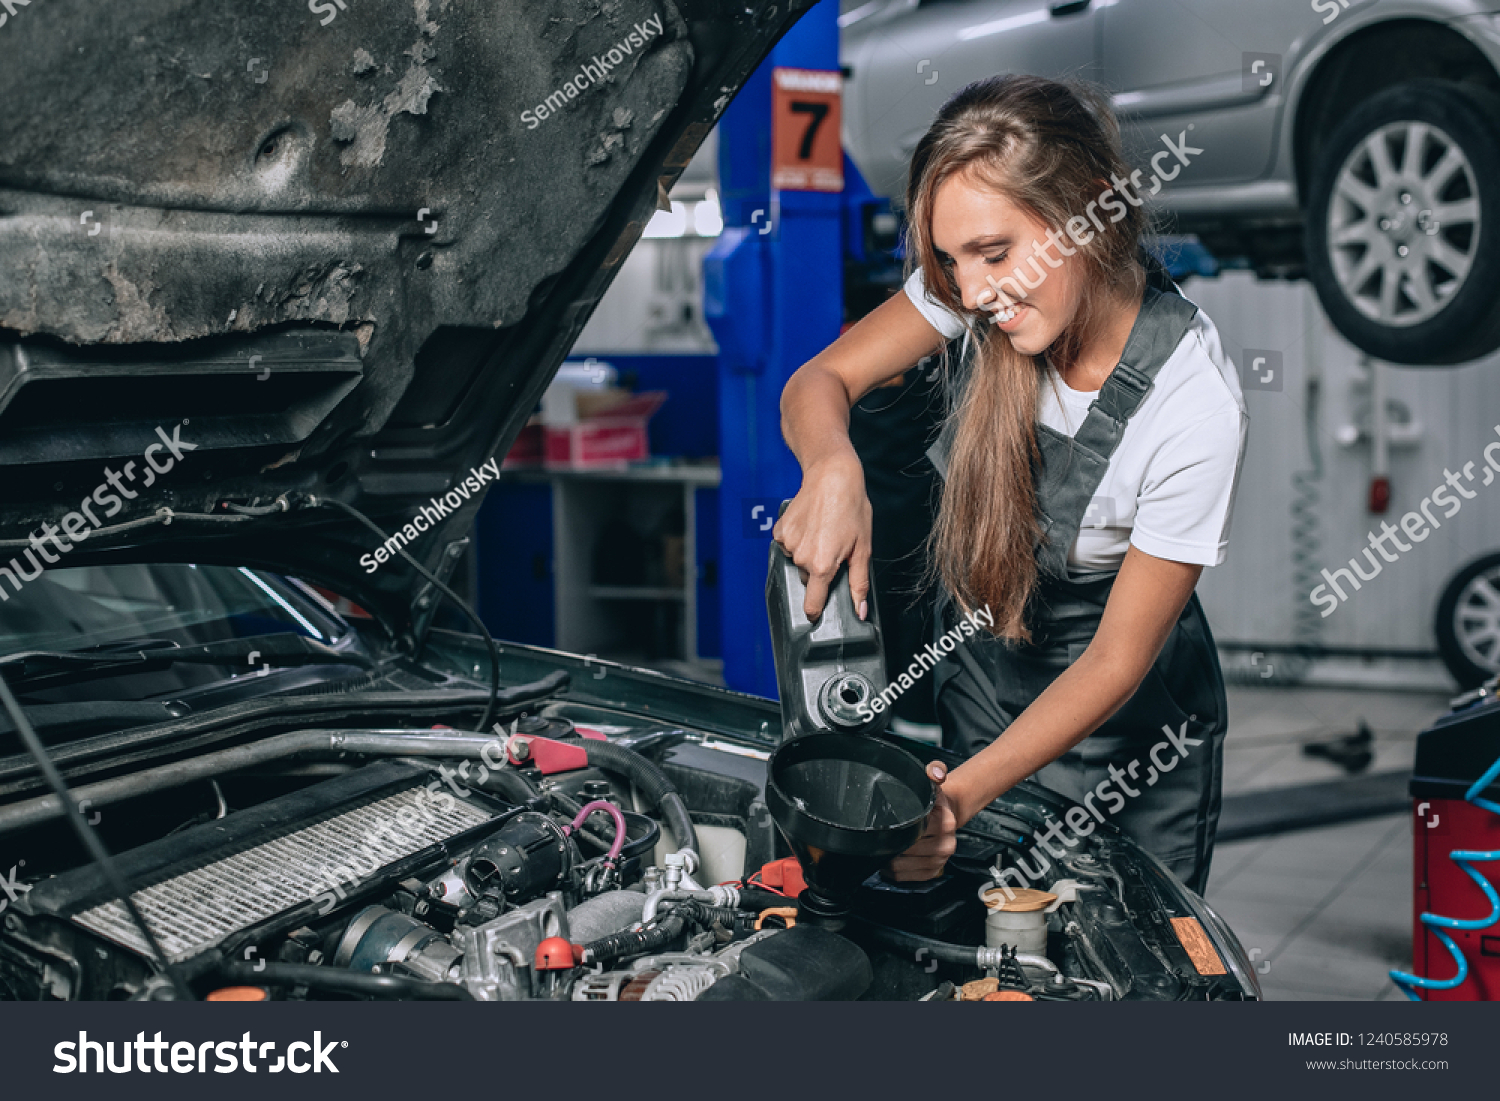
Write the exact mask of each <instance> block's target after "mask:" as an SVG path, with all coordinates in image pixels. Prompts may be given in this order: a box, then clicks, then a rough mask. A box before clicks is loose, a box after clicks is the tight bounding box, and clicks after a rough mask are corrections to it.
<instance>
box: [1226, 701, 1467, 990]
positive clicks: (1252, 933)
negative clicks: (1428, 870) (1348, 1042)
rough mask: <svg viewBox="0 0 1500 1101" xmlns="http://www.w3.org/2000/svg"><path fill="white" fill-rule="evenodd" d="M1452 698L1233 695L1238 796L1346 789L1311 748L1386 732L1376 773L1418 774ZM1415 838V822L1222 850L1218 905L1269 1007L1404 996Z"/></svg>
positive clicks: (1231, 786)
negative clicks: (1421, 742)
mask: <svg viewBox="0 0 1500 1101" xmlns="http://www.w3.org/2000/svg"><path fill="white" fill-rule="evenodd" d="M1447 702H1448V696H1447V694H1446V693H1425V692H1375V691H1371V690H1369V689H1360V690H1358V691H1354V690H1345V689H1328V688H1240V687H1231V688H1230V689H1229V714H1230V733H1229V738H1228V740H1227V741H1226V743H1225V762H1224V774H1225V779H1224V790H1225V792H1226V794H1236V793H1243V792H1250V791H1271V790H1274V789H1275V788H1278V787H1284V786H1286V785H1289V784H1305V783H1311V782H1314V781H1327V780H1335V779H1338V778H1339V777H1340V776H1342V775H1344V773H1343V772H1342V771H1341V770H1340V769H1339V767H1338V766H1336V765H1334V764H1332V763H1330V762H1328V761H1325V760H1319V759H1315V758H1309V757H1306V756H1304V755H1303V754H1302V749H1301V747H1302V745H1303V743H1305V742H1308V741H1317V740H1322V739H1326V738H1332V737H1337V736H1340V735H1344V734H1352V733H1353V732H1354V731H1355V729H1356V726H1357V723H1358V721H1359V720H1360V719H1361V718H1363V719H1364V721H1365V722H1366V723H1368V724H1369V726H1370V728H1371V729H1372V730H1373V731H1374V733H1375V760H1374V761H1373V762H1372V764H1371V765H1370V770H1372V771H1374V770H1378V771H1386V770H1395V769H1409V768H1410V767H1411V764H1412V757H1413V753H1414V748H1415V739H1416V735H1417V733H1418V732H1419V731H1420V730H1422V729H1423V728H1424V727H1425V726H1427V725H1428V724H1429V723H1431V722H1432V720H1433V719H1434V718H1436V717H1437V716H1438V715H1440V714H1442V713H1443V712H1444V711H1445V710H1446V709H1447ZM1411 845H1412V841H1411V831H1410V826H1409V824H1408V819H1407V817H1406V816H1405V815H1392V816H1388V817H1383V818H1372V819H1365V820H1363V821H1358V822H1349V823H1345V824H1342V825H1336V826H1327V827H1323V828H1320V829H1313V830H1303V831H1299V832H1296V833H1288V834H1281V835H1278V836H1275V837H1268V838H1261V839H1256V840H1249V841H1238V842H1232V843H1229V844H1224V845H1220V846H1219V847H1218V848H1217V850H1216V852H1215V854H1214V864H1213V872H1212V874H1211V875H1210V877H1209V884H1208V900H1209V902H1210V903H1211V904H1212V905H1213V906H1214V908H1215V909H1217V910H1218V911H1219V913H1220V914H1222V915H1223V916H1224V918H1225V920H1227V921H1228V922H1229V924H1230V926H1231V927H1232V928H1233V929H1234V931H1235V933H1236V934H1238V936H1239V938H1240V942H1241V943H1242V944H1243V945H1244V946H1245V948H1246V950H1247V951H1248V952H1249V953H1250V955H1251V958H1252V960H1253V961H1254V962H1255V965H1256V968H1257V970H1258V971H1260V973H1261V974H1260V982H1261V986H1262V988H1263V989H1264V991H1265V995H1266V997H1267V998H1268V999H1276V1000H1282V1001H1286V1000H1292V1001H1320V1000H1359V1001H1369V1000H1380V999H1389V998H1400V997H1402V994H1401V992H1400V991H1399V990H1398V989H1397V988H1396V987H1395V986H1394V985H1393V984H1392V983H1391V981H1390V979H1389V977H1388V976H1387V974H1386V973H1387V972H1388V971H1389V970H1390V969H1391V968H1392V967H1399V968H1403V969H1404V968H1409V967H1410V965H1411Z"/></svg>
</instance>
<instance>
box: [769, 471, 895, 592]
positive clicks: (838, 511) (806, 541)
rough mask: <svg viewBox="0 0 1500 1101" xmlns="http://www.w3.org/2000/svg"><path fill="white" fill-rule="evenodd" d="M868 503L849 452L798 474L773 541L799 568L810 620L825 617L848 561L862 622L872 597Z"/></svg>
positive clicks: (861, 476) (862, 480)
mask: <svg viewBox="0 0 1500 1101" xmlns="http://www.w3.org/2000/svg"><path fill="white" fill-rule="evenodd" d="M870 518H871V510H870V499H869V498H868V497H867V496H866V495H865V472H864V468H863V467H861V466H860V464H859V459H858V458H857V457H855V455H854V453H853V451H852V450H850V451H849V452H848V453H847V454H845V455H834V456H831V457H829V458H827V459H824V460H823V461H821V462H819V463H818V464H816V465H814V466H812V467H810V468H808V469H807V470H804V471H803V472H802V488H801V490H800V491H798V493H797V496H796V497H794V498H792V503H791V504H790V505H788V506H787V509H786V512H784V513H783V514H782V516H781V518H780V519H779V520H777V521H776V526H775V527H774V528H772V529H771V537H772V538H773V539H775V540H776V542H778V543H780V544H781V547H782V549H783V550H784V551H786V553H787V556H788V557H790V558H791V560H792V561H793V562H794V563H795V564H796V565H797V566H798V567H799V568H800V569H801V570H802V572H803V575H804V576H803V583H804V584H805V585H806V586H807V594H806V597H805V598H804V599H803V602H802V610H803V612H804V613H806V615H807V618H808V619H813V620H815V619H817V618H818V616H820V615H822V614H823V606H824V604H826V603H827V601H828V590H829V587H830V585H831V584H832V582H833V577H834V574H836V573H838V570H839V566H841V565H842V564H843V563H844V562H846V561H847V562H848V563H849V588H850V591H851V592H852V593H853V596H854V606H855V608H857V609H858V610H859V617H860V618H861V619H866V618H868V609H869V593H870Z"/></svg>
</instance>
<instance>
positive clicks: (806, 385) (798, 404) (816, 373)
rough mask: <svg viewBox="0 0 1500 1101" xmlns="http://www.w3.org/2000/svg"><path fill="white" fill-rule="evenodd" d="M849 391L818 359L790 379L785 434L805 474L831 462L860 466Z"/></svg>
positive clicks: (784, 405) (783, 414) (784, 394)
mask: <svg viewBox="0 0 1500 1101" xmlns="http://www.w3.org/2000/svg"><path fill="white" fill-rule="evenodd" d="M851 404H852V403H851V401H850V398H849V392H848V391H847V390H846V389H845V388H844V384H843V382H842V381H840V379H839V377H838V376H837V375H835V374H834V373H833V372H832V371H829V370H827V369H826V368H823V367H822V366H820V365H819V364H818V362H817V361H816V360H814V361H813V362H811V363H808V364H807V365H806V366H804V367H803V368H802V369H801V370H799V371H798V372H797V373H796V374H794V375H793V376H792V377H791V378H790V379H789V380H787V384H786V388H785V389H784V390H782V392H781V433H782V435H783V436H784V437H785V438H786V443H787V446H788V447H789V448H791V450H792V454H793V455H795V456H797V462H798V463H799V464H801V466H802V470H803V472H804V473H805V472H807V471H809V470H811V469H812V468H813V467H815V466H818V465H819V464H820V463H822V462H824V461H826V460H828V459H849V460H852V461H853V462H855V463H858V461H859V459H858V456H857V455H856V454H855V452H854V445H853V444H852V443H850V442H849V410H850V408H851Z"/></svg>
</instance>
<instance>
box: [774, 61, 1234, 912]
mask: <svg viewBox="0 0 1500 1101" xmlns="http://www.w3.org/2000/svg"><path fill="white" fill-rule="evenodd" d="M1182 144H1183V148H1182V152H1181V155H1182V156H1187V155H1189V153H1190V152H1192V153H1196V152H1200V151H1199V150H1191V148H1190V147H1187V146H1186V142H1185V139H1184V141H1183V143H1182ZM1140 177H1141V172H1139V171H1138V170H1132V169H1131V167H1130V165H1128V164H1127V163H1126V162H1125V160H1124V157H1123V155H1122V153H1121V150H1120V132H1119V125H1118V123H1117V121H1116V120H1115V117H1114V115H1113V113H1112V111H1111V109H1110V106H1109V102H1108V99H1107V98H1106V97H1105V96H1104V95H1103V94H1102V93H1101V92H1099V91H1098V90H1096V89H1092V88H1090V87H1087V86H1084V85H1072V84H1064V83H1059V82H1056V81H1050V80H1045V79H1042V78H1039V77H1026V76H1007V77H994V78H991V79H988V80H983V81H978V82H976V83H975V84H972V85H970V86H969V87H967V88H965V89H964V90H963V91H961V92H959V93H958V94H957V95H956V96H954V97H953V98H952V99H951V100H949V101H948V103H947V104H945V105H944V107H943V109H942V110H941V111H940V112H939V114H938V117H937V119H936V121H935V122H934V123H933V124H932V126H931V128H930V129H929V130H928V132H927V134H926V135H925V136H924V137H923V139H922V141H921V142H920V143H919V144H918V146H917V149H916V152H915V153H914V154H913V157H912V164H911V175H910V183H909V185H908V189H907V211H908V233H909V238H908V255H909V257H911V260H912V263H913V270H912V272H911V275H910V278H909V280H908V282H907V284H906V293H905V294H902V295H897V296H896V297H895V298H893V299H892V300H891V301H889V302H887V303H886V304H885V305H884V306H882V307H880V308H879V309H878V310H876V311H875V312H874V313H873V314H871V315H870V316H869V317H868V318H866V319H865V320H864V321H862V322H860V323H859V324H858V325H856V326H854V327H853V328H851V329H850V330H849V331H848V332H847V333H846V334H845V335H844V336H843V337H841V338H840V339H839V341H838V342H837V343H835V344H834V345H833V346H832V347H831V348H829V349H828V350H827V351H825V352H823V353H822V354H821V355H819V356H818V357H817V358H815V359H814V360H812V361H811V362H810V363H808V364H806V365H805V366H804V367H802V368H801V370H799V371H798V372H797V374H796V375H795V376H793V378H792V380H791V381H790V382H789V383H788V384H787V387H786V389H785V391H784V393H783V395H782V419H783V428H784V431H785V433H786V437H787V441H788V443H789V444H790V445H791V447H792V450H793V451H794V452H795V453H796V455H797V458H798V460H799V461H800V462H801V464H802V470H803V484H802V489H801V492H800V493H799V494H798V495H797V497H796V499H795V500H793V502H792V504H791V505H790V506H789V507H788V508H787V510H786V511H785V513H784V514H783V515H782V517H781V519H780V521H779V522H778V523H777V525H776V527H775V529H774V534H775V538H776V539H777V541H778V542H780V543H781V544H782V545H783V547H785V548H786V550H787V553H788V554H789V555H791V557H792V558H793V560H794V561H795V562H796V564H797V565H798V566H800V567H802V568H804V569H806V570H807V571H808V575H809V580H808V585H807V593H808V596H807V602H806V603H807V606H806V607H805V608H804V611H805V612H806V613H807V615H808V616H809V618H815V617H816V616H817V615H818V614H819V613H820V611H821V608H822V604H823V600H824V597H825V596H826V593H827V587H828V579H829V578H831V577H832V575H833V572H834V571H835V570H836V569H837V568H838V567H839V565H840V564H841V563H842V562H843V561H844V560H845V559H847V560H848V561H849V562H850V571H849V573H850V582H851V588H852V589H853V591H854V596H855V600H856V601H857V602H858V601H863V600H864V597H865V593H866V592H867V591H868V578H867V563H868V559H869V553H870V552H869V546H870V509H869V503H868V501H867V500H866V499H865V494H864V480H863V471H862V470H861V469H860V467H859V462H858V459H857V458H856V457H855V456H854V455H853V453H852V449H851V448H850V446H849V443H848V431H847V424H848V412H849V408H850V406H851V405H852V404H853V403H854V402H855V401H858V400H859V399H860V398H861V397H863V396H864V395H865V394H866V393H868V392H869V391H870V390H871V389H872V388H873V387H875V386H877V385H879V384H880V383H882V382H883V381H885V380H886V379H887V378H890V377H893V376H895V375H897V374H899V373H901V372H903V371H905V370H906V369H908V368H909V367H910V366H911V365H912V364H913V363H914V362H915V361H916V360H917V359H918V358H920V357H922V356H924V355H928V354H933V353H935V352H939V351H943V350H944V349H945V348H946V349H947V353H948V354H946V355H945V359H946V361H947V363H946V372H945V374H946V387H947V390H948V398H949V401H948V410H949V412H948V418H947V421H946V423H945V425H944V427H943V431H942V433H941V435H940V436H939V438H938V440H937V442H936V444H934V446H933V447H932V448H931V449H930V450H929V452H928V455H929V457H930V458H931V460H932V463H933V466H934V467H935V468H936V469H937V471H938V473H939V474H940V475H941V476H942V477H943V479H944V485H943V491H942V499H941V505H940V508H939V512H938V518H937V522H936V525H935V528H934V531H933V535H932V538H931V541H930V548H931V557H930V564H929V569H930V574H931V576H932V577H933V579H934V580H935V581H937V582H940V585H939V587H938V592H939V597H938V603H937V608H936V609H935V613H934V619H935V633H936V635H937V637H938V638H939V639H940V640H941V639H942V638H943V637H944V635H945V634H947V632H950V631H952V629H953V628H954V626H955V625H956V622H957V621H958V617H959V616H962V615H963V614H965V613H970V612H972V611H973V609H975V608H980V607H985V608H987V609H990V610H992V611H993V624H992V625H991V626H989V627H988V628H987V629H986V630H985V631H977V632H975V634H974V636H973V637H971V638H966V639H964V640H963V641H962V642H961V643H959V644H958V645H957V646H956V647H954V648H953V652H952V653H951V654H945V655H944V657H943V658H942V659H941V660H940V661H939V662H938V665H937V668H936V669H935V670H934V675H933V678H932V679H933V682H934V690H935V693H936V705H937V712H938V717H939V720H940V723H941V725H942V727H943V737H944V743H945V744H946V745H947V746H949V747H950V748H952V749H956V750H959V751H960V752H962V753H965V754H967V755H970V760H968V761H967V762H965V763H964V764H962V765H960V766H959V767H957V768H955V769H953V770H952V771H951V772H950V771H947V770H945V769H944V768H943V767H942V766H941V765H939V764H934V765H933V766H932V771H931V775H932V778H933V779H934V780H936V781H938V782H939V783H940V784H941V785H942V789H941V794H940V796H939V798H938V801H937V805H936V806H935V808H934V810H933V813H932V815H931V816H930V817H929V820H928V824H927V832H926V833H925V834H924V836H923V837H922V839H921V840H920V841H918V843H917V844H916V845H915V846H913V848H912V849H911V850H910V851H909V852H908V853H907V854H905V855H903V856H902V857H899V858H898V859H897V860H896V861H894V862H893V871H894V873H895V875H896V877H897V878H898V879H917V880H920V879H930V878H932V877H934V876H936V875H937V874H939V873H940V872H941V871H942V869H943V867H944V865H945V863H946V861H947V858H948V857H949V856H951V855H952V853H953V852H954V849H955V833H956V830H957V828H958V827H959V826H961V825H963V824H964V823H965V822H967V821H968V820H969V819H971V818H972V817H974V815H976V814H977V813H979V811H981V810H982V809H983V808H984V807H985V806H987V805H988V804H989V803H990V802H991V801H992V800H993V799H995V798H996V797H997V796H999V795H1000V794H1002V793H1004V792H1006V791H1008V790H1009V789H1010V788H1011V787H1012V786H1013V785H1015V784H1016V783H1018V782H1019V781H1021V780H1023V779H1025V778H1026V777H1028V776H1032V775H1035V778H1036V779H1037V780H1039V781H1040V782H1041V783H1042V784H1044V785H1046V786H1048V787H1051V788H1052V789H1053V790H1055V791H1058V792H1060V793H1062V794H1064V795H1067V796H1070V797H1071V798H1073V799H1075V800H1078V799H1081V798H1083V797H1084V796H1085V794H1086V793H1088V792H1090V791H1092V790H1094V788H1095V787H1096V786H1097V785H1098V784H1099V783H1100V782H1101V781H1102V780H1104V779H1105V777H1109V778H1115V777H1116V774H1117V773H1120V774H1121V775H1123V773H1122V772H1121V770H1122V769H1125V768H1132V769H1133V768H1136V767H1138V762H1139V760H1140V759H1143V755H1144V754H1145V753H1146V751H1147V750H1148V749H1149V747H1150V746H1151V744H1152V743H1153V742H1154V741H1156V740H1158V739H1159V738H1160V737H1161V732H1162V730H1163V729H1164V728H1165V729H1166V730H1178V731H1181V736H1182V737H1184V738H1187V737H1189V736H1191V737H1192V738H1196V739H1198V740H1199V742H1200V743H1201V744H1203V745H1204V749H1203V751H1202V752H1200V753H1198V754H1195V756H1194V757H1193V758H1192V759H1190V760H1188V761H1187V762H1185V763H1184V764H1183V765H1181V766H1178V767H1175V768H1173V769H1172V770H1171V772H1170V775H1161V776H1159V777H1158V778H1157V780H1158V781H1159V782H1157V781H1153V782H1152V783H1151V784H1149V785H1143V786H1142V787H1141V788H1140V790H1135V789H1133V788H1129V787H1126V789H1125V790H1126V792H1127V794H1128V795H1129V800H1128V802H1127V803H1126V805H1125V806H1124V807H1123V808H1122V809H1121V811H1120V813H1119V815H1118V817H1117V818H1116V821H1117V822H1118V823H1119V825H1120V826H1121V827H1122V828H1123V829H1124V830H1126V832H1128V833H1131V834H1132V835H1133V836H1134V837H1135V838H1136V840H1137V841H1138V842H1140V843H1141V844H1142V846H1143V847H1145V848H1147V849H1149V850H1151V851H1152V852H1154V853H1155V854H1156V855H1157V856H1158V857H1159V858H1160V859H1161V860H1162V861H1163V862H1164V863H1166V864H1167V865H1168V866H1169V867H1171V868H1172V869H1173V871H1175V872H1176V873H1177V874H1178V875H1179V876H1180V877H1181V878H1182V879H1183V880H1184V881H1185V882H1186V883H1187V884H1188V885H1189V886H1190V887H1193V888H1194V889H1195V890H1199V891H1201V890H1203V888H1204V885H1205V883H1206V880H1207V875H1208V865H1209V859H1210V856H1211V853H1212V849H1213V838H1214V832H1215V829H1216V826H1217V819H1218V811H1219V804H1220V773H1221V769H1220V759H1221V757H1220V755H1221V751H1222V739H1223V735H1224V732H1225V717H1226V705H1225V700H1224V687H1223V681H1222V678H1221V676H1220V673H1219V666H1218V656H1217V653H1216V651H1215V649H1214V646H1213V642H1212V636H1211V635H1210V633H1209V630H1208V625H1207V623H1206V622H1205V620H1204V618H1203V612H1202V608H1201V607H1200V606H1199V604H1198V602H1197V599H1196V597H1195V596H1194V595H1193V588H1194V586H1195V585H1196V583H1197V580H1198V576H1199V574H1200V572H1201V570H1202V569H1203V567H1204V566H1211V565H1217V564H1218V563H1219V562H1220V561H1222V560H1223V557H1224V553H1225V549H1226V546H1227V538H1228V525H1229V516H1230V511H1231V507H1232V503H1233V498H1234V489H1235V485H1236V481H1237V477H1238V471H1239V463H1240V459H1241V456H1242V454H1243V449H1244V438H1245V417H1244V408H1243V403H1242V400H1241V397H1240V393H1239V384H1238V379H1237V377H1236V373H1235V371H1234V367H1233V365H1232V364H1231V363H1230V362H1229V360H1228V358H1227V357H1226V356H1225V355H1224V352H1223V349H1222V347H1221V345H1220V342H1219V338H1218V334H1217V331H1216V330H1215V328H1214V326H1213V323H1212V322H1211V321H1210V320H1209V319H1208V318H1207V317H1205V316H1204V315H1203V314H1202V313H1201V311H1199V310H1198V309H1197V307H1196V306H1194V305H1193V304H1192V303H1191V302H1188V301H1187V300H1186V299H1185V298H1183V297H1182V295H1181V293H1180V292H1179V291H1178V289H1177V287H1176V285H1175V284H1173V283H1172V281H1171V280H1170V279H1169V278H1168V277H1167V275H1166V273H1165V272H1164V271H1163V270H1162V269H1161V267H1160V265H1159V264H1157V263H1156V262H1155V261H1154V260H1152V259H1151V258H1150V257H1149V256H1148V255H1146V254H1145V253H1144V252H1143V251H1142V248H1141V242H1142V238H1143V235H1144V233H1145V232H1146V230H1147V228H1148V221H1149V220H1148V217H1147V211H1146V209H1145V198H1146V196H1147V195H1149V194H1150V192H1149V191H1147V192H1145V193H1142V191H1141V187H1140ZM1127 181H1129V182H1128V183H1127ZM1132 184H1133V185H1134V190H1132V189H1131V185H1132ZM1101 211H1102V212H1104V213H1107V214H1108V215H1109V217H1108V219H1106V218H1104V217H1103V216H1101V213H1100V212H1101ZM1068 237H1071V238H1072V240H1073V242H1074V243H1073V245H1069V244H1067V243H1066V240H1065V238H1068ZM1054 250H1056V251H1055V253H1054ZM960 338H961V343H960ZM1090 517H1092V518H1093V520H1094V522H1093V523H1091V524H1090V523H1086V519H1087V518H1090ZM1132 775H1133V774H1132ZM1116 782H1118V781H1116Z"/></svg>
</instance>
